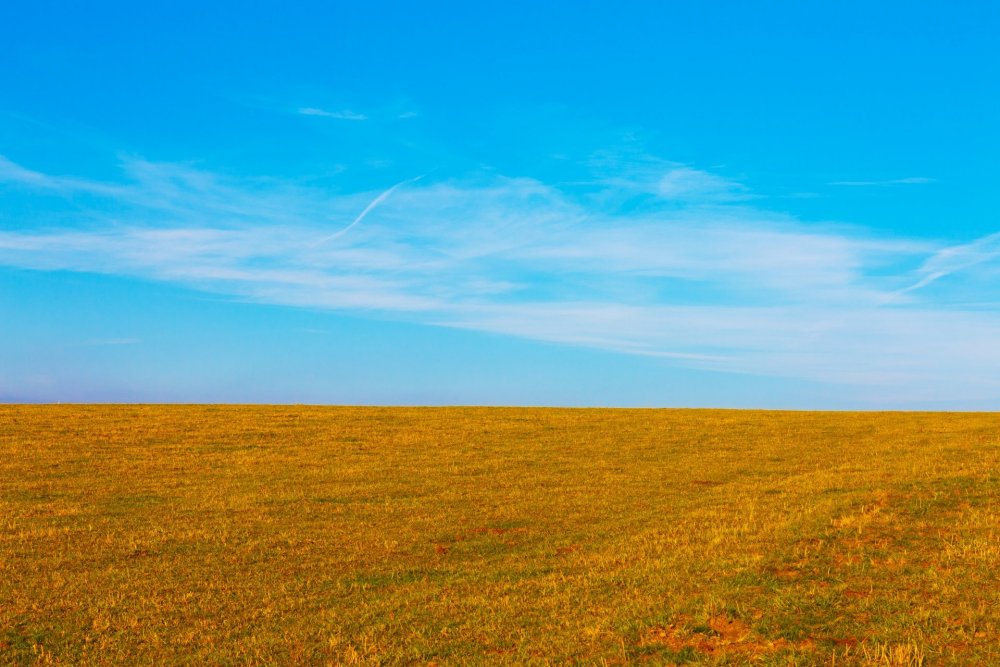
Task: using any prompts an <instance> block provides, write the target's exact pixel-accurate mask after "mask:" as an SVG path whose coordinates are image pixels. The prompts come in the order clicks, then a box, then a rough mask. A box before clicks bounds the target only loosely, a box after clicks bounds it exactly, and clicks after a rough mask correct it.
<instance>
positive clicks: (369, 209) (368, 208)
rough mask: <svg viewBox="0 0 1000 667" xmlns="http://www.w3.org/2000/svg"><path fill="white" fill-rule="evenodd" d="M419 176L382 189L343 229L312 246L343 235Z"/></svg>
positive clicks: (417, 179)
mask: <svg viewBox="0 0 1000 667" xmlns="http://www.w3.org/2000/svg"><path fill="white" fill-rule="evenodd" d="M421 178H423V176H417V177H416V178H411V179H409V180H405V181H400V182H399V183H396V184H395V185H393V186H392V187H391V188H389V189H387V190H385V191H383V192H382V193H380V194H379V195H378V196H377V197H375V199H373V200H371V202H370V203H369V204H368V206H365V209H364V210H363V211H361V213H359V214H358V217H356V218H354V220H352V221H351V224H349V225H347V226H346V227H344V228H343V229H341V230H340V231H338V232H334V233H333V234H330V235H329V236H324V237H323V238H321V239H319V240H318V241H316V242H315V243H314V244H313V247H316V246H319V245H323V244H324V243H329V242H330V241H333V240H335V239H339V238H340V237H341V236H343V235H344V234H346V233H347V232H349V231H351V229H352V228H353V227H355V226H356V225H358V224H359V223H360V222H361V221H362V220H364V219H365V216H367V215H368V214H369V213H371V212H372V211H374V210H375V207H377V206H378V205H379V204H381V203H382V202H384V201H385V200H386V199H388V198H389V196H390V195H391V194H392V193H393V192H395V191H396V190H398V189H399V188H401V187H402V186H404V185H408V184H410V183H416V182H417V181H419V180H420V179H421Z"/></svg>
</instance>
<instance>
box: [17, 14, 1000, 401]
mask: <svg viewBox="0 0 1000 667" xmlns="http://www.w3.org/2000/svg"><path fill="white" fill-rule="evenodd" d="M211 5H212V6H211V7H204V6H202V3H184V2H180V3H170V4H163V5H161V6H155V7H154V6H150V3H120V4H112V3H107V4H105V3H83V4H81V3H68V2H67V3H46V2H34V3H7V4H5V5H3V6H2V7H0V44H3V45H4V46H3V51H4V61H5V66H4V67H2V68H0V321H2V323H3V324H2V326H0V400H6V401H55V400H63V401H182V402H183V401H192V402H195V401H199V402H200V401H226V402H229V401H232V402H283V403H286V402H287V403H291V402H311V403H351V404H357V403H388V404H399V403H404V404H545V405H641V406H726V407H776V408H866V409H868V408H872V409H874V408H931V409H997V408H1000V345H997V341H998V340H1000V294H998V291H1000V290H998V288H997V285H998V278H1000V220H998V219H997V215H996V213H997V211H998V204H1000V189H998V188H997V187H996V185H995V184H996V182H997V177H998V175H1000V168H998V167H997V164H996V159H995V156H996V155H998V154H1000V129H998V127H1000V124H998V123H997V121H996V119H997V118H1000V93H998V91H1000V85H998V84H1000V76H998V75H1000V55H998V52H997V50H996V47H995V39H994V36H995V32H996V28H997V26H998V25H1000V22H998V19H1000V16H998V14H1000V9H998V6H997V5H996V4H995V3H985V2H984V3H963V4H961V5H954V4H953V3H944V2H940V3H931V2H924V3H913V2H907V3H902V2H900V3H894V2H884V3H861V2H857V3H855V2H844V3H818V2H816V3H812V2H705V3H689V2H665V3H638V2H637V3H587V2H572V3H570V2H565V3H560V2H552V3H535V2H478V3H422V4H420V6H419V7H417V6H415V5H412V4H410V5H408V4H404V3H387V2H364V3H361V2H357V3H353V2H352V3H348V2H338V3H294V6H292V7H286V6H282V5H279V4H278V3H266V2H261V3H225V2H219V3H211ZM539 5H544V6H541V7H540V6H539Z"/></svg>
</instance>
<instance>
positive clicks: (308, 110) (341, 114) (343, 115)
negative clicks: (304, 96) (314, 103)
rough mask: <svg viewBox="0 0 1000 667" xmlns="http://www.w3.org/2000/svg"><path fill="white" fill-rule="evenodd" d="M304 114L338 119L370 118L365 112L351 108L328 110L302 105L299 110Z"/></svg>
mask: <svg viewBox="0 0 1000 667" xmlns="http://www.w3.org/2000/svg"><path fill="white" fill-rule="evenodd" d="M298 113H300V114H301V115H303V116H321V117H323V118H334V119H336V120H368V116H366V115H365V114H363V113H357V112H354V111H351V110H350V109H342V110H340V111H327V110H326V109H317V108H316V107H302V108H300V109H299V110H298Z"/></svg>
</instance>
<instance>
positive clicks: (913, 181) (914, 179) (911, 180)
mask: <svg viewBox="0 0 1000 667" xmlns="http://www.w3.org/2000/svg"><path fill="white" fill-rule="evenodd" d="M936 182H937V180H936V179H933V178H926V177H923V176H910V177H908V178H891V179H888V180H882V181H832V182H830V183H828V185H845V186H850V187H867V186H875V187H881V186H887V185H925V184H927V183H936Z"/></svg>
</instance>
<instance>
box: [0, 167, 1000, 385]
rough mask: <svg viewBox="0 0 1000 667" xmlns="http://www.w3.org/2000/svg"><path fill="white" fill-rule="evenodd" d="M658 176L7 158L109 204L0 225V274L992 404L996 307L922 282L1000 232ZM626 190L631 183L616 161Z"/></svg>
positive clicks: (9, 172) (711, 179)
mask: <svg viewBox="0 0 1000 667" xmlns="http://www.w3.org/2000/svg"><path fill="white" fill-rule="evenodd" d="M649 166H650V165H647V167H649ZM650 172H651V169H644V170H642V171H641V173H639V174H638V175H636V176H634V177H633V179H632V180H631V181H629V182H632V183H641V184H642V187H644V188H645V187H648V188H650V194H652V193H653V192H655V193H657V196H658V197H660V198H667V197H672V198H673V199H672V200H671V201H673V202H674V205H673V206H671V207H668V208H666V209H665V208H664V207H662V206H660V205H658V203H657V202H658V201H660V200H654V201H652V202H649V204H648V205H636V206H630V207H626V208H622V207H621V206H620V205H619V202H618V200H617V198H616V197H617V195H616V193H615V192H614V191H613V190H614V189H615V186H614V185H609V184H607V183H606V181H607V179H608V178H609V177H608V175H607V174H606V173H605V174H598V175H597V177H596V178H595V179H594V183H604V185H601V186H600V187H598V188H596V189H591V190H588V191H586V192H583V193H580V192H575V193H574V194H570V193H568V192H567V191H564V190H562V189H560V188H556V187H553V186H551V185H548V184H545V183H542V182H540V181H537V180H534V179H528V178H504V177H495V176H493V177H489V178H485V179H484V178H482V177H481V178H479V179H476V180H444V181H442V180H437V181H433V180H428V179H424V180H422V181H419V182H416V181H409V182H406V183H398V184H396V185H392V186H391V187H388V188H387V189H375V190H373V191H369V192H355V193H351V194H342V193H338V192H336V191H330V190H325V189H319V188H305V187H302V186H298V185H294V184H290V183H283V182H280V181H275V180H261V179H257V180H240V179H232V178H226V177H223V176H220V175H218V174H212V173H209V172H205V171H202V170H198V169H195V168H193V167H191V166H187V165H177V164H160V163H153V162H149V161H144V160H140V159H136V158H127V159H126V160H125V162H124V163H123V173H124V178H123V179H122V180H121V181H120V182H114V183H105V182H97V181H88V180H86V179H75V178H67V177H56V176H50V175H46V174H43V173H40V172H37V171H33V170H31V169H28V168H26V167H23V166H20V165H17V164H15V163H13V162H11V161H9V160H0V180H4V181H7V182H13V183H17V184H19V185H21V186H23V187H27V188H33V189H36V190H39V191H40V192H44V191H48V190H50V189H52V188H62V189H66V190H74V189H77V190H81V191H86V192H88V193H91V194H94V195H96V197H97V198H98V199H99V198H100V197H105V198H106V200H107V205H106V206H101V205H100V202H99V201H94V202H91V204H90V209H89V210H88V211H87V215H86V216H85V220H86V221H87V222H86V224H80V223H79V222H75V223H74V224H72V225H67V226H63V227H52V228H48V229H45V230H35V231H2V232H0V264H3V265H8V266H17V267H22V268H33V269H43V270H55V269H59V270H75V271H90V272H105V273H114V274H117V275H124V276H136V277H142V278H147V279H155V280H162V281H169V282H173V283H180V284H184V285H188V286H191V287H195V288H198V289H202V290H206V291H211V292H215V293H219V294H225V295H230V296H233V297H237V298H244V299H252V300H255V301H260V302H267V303H277V304H286V305H298V306H308V307H318V308H329V309H337V310H350V311H364V312H366V313H369V314H371V315H372V316H376V317H391V318H404V319H407V320H410V321H415V322H421V323H426V324H434V325H440V326H448V327H460V328H467V329H475V330H481V331H490V332H495V333H501V334H506V335H510V336H519V337H525V338H530V339H534V340H543V341H550V342H555V343H561V344H569V345H583V346H590V347H597V348H602V349H607V350H614V351H617V352H622V353H627V354H638V355H647V356H650V357H660V358H666V359H671V360H673V363H677V364H684V365H688V366H694V367H699V368H708V369H715V370H726V371H732V372H741V373H753V374H760V375H781V376H788V377H795V378H802V379H809V380H817V381H827V382H839V383H848V384H852V385H855V386H856V387H857V388H858V389H857V390H858V391H869V392H873V393H877V392H884V391H891V392H895V394H894V395H895V396H903V395H905V396H910V397H914V398H920V399H923V398H928V397H929V396H925V394H928V395H929V394H933V392H934V391H940V387H942V386H945V385H947V386H949V387H952V388H954V387H957V386H959V385H960V386H961V387H962V391H985V390H986V389H989V390H990V391H1000V348H998V347H997V346H996V345H995V341H996V340H997V337H998V336H1000V316H997V315H996V314H994V313H993V312H991V311H984V310H981V309H980V310H970V311H967V312H965V311H960V310H956V309H955V307H954V305H953V304H939V303H938V302H936V301H932V300H930V301H929V300H923V299H921V294H922V293H921V292H919V290H918V287H920V286H922V284H923V285H926V284H929V283H930V282H932V281H934V280H937V279H939V278H940V277H942V276H944V275H949V274H951V273H955V272H959V271H962V272H973V271H975V270H978V269H979V268H982V269H983V270H985V269H987V268H988V267H989V266H990V265H992V264H993V263H995V261H994V260H996V259H997V258H998V256H1000V234H998V235H993V236H989V237H984V238H983V239H980V240H978V241H975V242H972V243H969V244H964V245H957V246H951V247H947V246H943V245H941V244H935V243H930V242H927V241H920V240H914V239H907V238H885V237H881V236H876V235H874V234H867V233H865V232H863V231H860V230H858V229H856V228H847V227H834V226H816V225H807V224H804V223H802V222H800V221H797V220H795V219H794V218H791V217H789V216H787V215H783V214H780V213H776V212H773V211H769V210H766V209H763V208H761V207H759V206H752V205H750V203H749V202H747V201H745V200H742V199H741V198H740V196H741V195H740V193H746V189H745V188H743V187H741V186H739V184H738V183H734V182H733V181H731V180H729V179H725V178H723V177H721V176H715V175H713V174H712V173H710V172H708V171H702V170H697V169H694V168H692V167H683V166H678V165H675V164H667V165H666V168H664V169H663V170H661V171H660V173H659V174H658V175H655V174H652V173H650ZM615 178H620V179H623V180H628V179H627V174H625V173H624V171H623V170H620V171H619V173H617V174H616V175H615ZM387 185H388V184H387ZM403 185H406V187H401V186H403ZM609 190H611V191H609ZM390 195H391V196H390ZM362 220H363V221H364V224H359V223H360V222H361V221H362ZM347 230H350V234H345V233H344V232H346V231H347ZM317 239H320V242H317ZM333 240H336V241H337V242H336V243H333V242H332V241H333ZM956 340H961V341H962V345H955V344H954V342H955V341H956ZM959 378H960V382H959ZM949 383H950V384H949ZM984 388H986V389H984Z"/></svg>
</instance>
